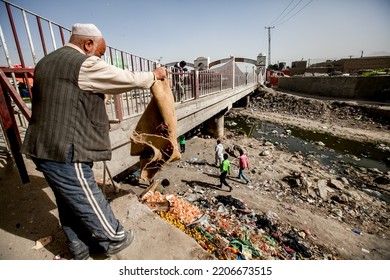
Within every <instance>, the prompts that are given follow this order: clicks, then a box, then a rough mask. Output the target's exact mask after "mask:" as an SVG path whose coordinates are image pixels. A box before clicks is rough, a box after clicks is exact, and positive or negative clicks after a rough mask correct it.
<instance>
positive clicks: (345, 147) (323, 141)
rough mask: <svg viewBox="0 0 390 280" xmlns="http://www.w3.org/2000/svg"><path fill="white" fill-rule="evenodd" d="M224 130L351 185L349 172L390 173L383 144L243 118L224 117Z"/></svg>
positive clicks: (389, 160) (389, 154)
mask: <svg viewBox="0 0 390 280" xmlns="http://www.w3.org/2000/svg"><path fill="white" fill-rule="evenodd" d="M225 127H226V128H227V129H229V130H231V131H235V132H236V133H239V134H245V135H247V136H248V137H254V138H256V139H257V140H263V141H268V142H271V143H273V144H274V145H275V147H276V148H278V149H280V150H285V151H288V152H291V153H299V154H301V155H302V156H304V157H307V158H312V159H314V160H316V161H317V162H319V163H320V164H322V165H324V166H326V167H327V168H329V169H330V170H331V172H332V173H334V174H335V175H339V176H344V177H347V178H348V179H349V180H351V181H354V178H353V177H350V176H348V174H346V171H345V170H346V169H348V168H356V169H359V168H366V169H372V170H379V171H380V172H383V173H386V172H388V171H390V147H388V146H386V145H384V144H373V143H368V142H367V143H362V142H358V141H353V140H348V139H343V138H339V137H335V136H332V135H330V134H322V133H317V132H313V131H308V130H303V129H300V128H297V127H295V126H289V127H288V128H284V127H281V126H279V125H276V124H273V123H270V122H266V121H261V120H252V119H250V118H245V117H244V116H240V115H227V116H225ZM363 187H364V186H363ZM369 192H370V191H369ZM374 195H375V193H374ZM379 198H381V199H383V200H385V201H387V202H390V196H388V195H386V194H381V195H379Z"/></svg>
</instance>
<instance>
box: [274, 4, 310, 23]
mask: <svg viewBox="0 0 390 280" xmlns="http://www.w3.org/2000/svg"><path fill="white" fill-rule="evenodd" d="M301 1H302V0H301ZM301 1H299V3H300V2H301ZM311 2H313V0H310V1H309V2H308V3H307V4H306V5H305V6H303V7H302V8H301V9H300V10H298V11H297V12H296V13H295V14H293V15H292V16H291V17H289V18H288V19H286V20H284V21H282V22H279V23H277V24H275V25H281V24H283V23H285V22H287V21H289V20H290V19H292V18H293V17H294V16H295V15H296V14H298V13H299V12H300V11H302V10H303V9H304V8H306V7H307V5H309V4H310V3H311ZM299 3H298V4H299ZM295 7H296V5H295ZM295 7H294V8H295Z"/></svg>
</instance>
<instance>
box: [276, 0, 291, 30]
mask: <svg viewBox="0 0 390 280" xmlns="http://www.w3.org/2000/svg"><path fill="white" fill-rule="evenodd" d="M294 1H295V0H291V2H290V4H288V6H287V7H286V8H285V9H284V10H283V12H281V13H280V14H279V15H278V17H277V18H276V19H274V21H273V22H271V24H273V23H274V22H277V20H278V19H279V18H280V16H281V15H282V14H283V13H284V12H285V11H286V10H287V9H288V7H290V5H291V4H292V3H293V2H294ZM271 24H270V25H271Z"/></svg>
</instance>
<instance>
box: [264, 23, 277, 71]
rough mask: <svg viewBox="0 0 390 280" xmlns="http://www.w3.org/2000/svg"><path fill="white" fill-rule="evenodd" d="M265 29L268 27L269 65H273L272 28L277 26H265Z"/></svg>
mask: <svg viewBox="0 0 390 280" xmlns="http://www.w3.org/2000/svg"><path fill="white" fill-rule="evenodd" d="M264 28H265V29H268V66H269V65H271V29H272V28H275V26H265V27H264Z"/></svg>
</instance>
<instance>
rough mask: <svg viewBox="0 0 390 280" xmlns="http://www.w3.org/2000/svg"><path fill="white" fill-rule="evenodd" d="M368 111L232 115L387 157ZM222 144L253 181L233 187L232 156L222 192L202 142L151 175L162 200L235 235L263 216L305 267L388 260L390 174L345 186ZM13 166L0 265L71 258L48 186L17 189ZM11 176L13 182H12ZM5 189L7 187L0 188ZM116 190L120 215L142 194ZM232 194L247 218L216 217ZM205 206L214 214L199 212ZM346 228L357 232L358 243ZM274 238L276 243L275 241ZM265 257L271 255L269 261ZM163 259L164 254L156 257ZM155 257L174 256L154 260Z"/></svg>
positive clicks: (322, 107) (267, 153) (286, 159)
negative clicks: (365, 146)
mask: <svg viewBox="0 0 390 280" xmlns="http://www.w3.org/2000/svg"><path fill="white" fill-rule="evenodd" d="M374 107H375V106H374ZM364 108H365V107H361V106H360V105H357V104H355V103H353V104H345V103H342V102H341V103H340V102H334V101H331V100H317V99H311V98H305V97H298V96H294V95H290V94H285V93H281V92H277V91H273V90H267V91H264V92H260V93H259V94H257V95H256V96H254V97H253V98H252V101H251V103H250V106H249V107H248V108H245V109H233V110H231V112H230V113H229V114H235V115H239V116H245V117H247V118H248V120H249V119H251V121H254V120H265V121H269V122H273V123H277V124H279V125H281V126H283V127H286V133H287V130H288V127H289V126H291V125H293V126H298V127H302V128H304V129H307V130H313V131H322V132H324V133H329V134H332V135H335V136H338V137H343V138H347V139H355V140H358V141H361V142H362V143H363V142H372V143H377V144H378V145H380V147H381V148H382V149H383V151H384V152H386V153H388V152H389V150H390V133H389V128H390V124H389V119H388V118H383V117H381V116H380V115H379V116H378V115H375V114H371V113H370V112H371V111H367V110H366V109H364ZM221 140H222V143H223V145H224V147H225V149H228V148H232V147H233V145H239V146H240V147H242V148H243V149H244V150H245V151H246V152H247V154H248V157H249V162H250V169H249V170H247V171H246V175H247V176H248V177H249V179H250V183H249V184H248V185H247V184H244V183H243V182H242V181H241V180H239V179H238V178H237V173H238V167H237V164H238V159H237V158H236V156H237V155H238V154H237V152H236V153H235V154H234V153H231V154H230V159H231V163H232V172H231V175H230V176H228V179H227V180H228V182H229V183H230V184H231V186H232V190H231V191H229V189H228V188H227V187H223V188H222V189H220V188H218V185H219V179H218V176H219V170H218V168H217V167H215V166H214V147H215V144H216V139H212V138H210V137H208V136H205V135H203V134H201V133H199V134H197V135H196V136H193V137H191V138H189V139H188V140H187V143H186V151H185V153H183V154H182V159H181V160H180V161H176V162H172V163H170V164H169V165H168V166H166V167H165V168H164V169H163V170H162V171H161V172H159V173H158V174H157V176H156V181H158V182H160V181H161V180H162V179H164V178H166V179H168V180H169V181H170V185H169V186H168V187H167V188H166V189H165V190H164V193H165V194H173V195H175V196H178V197H183V198H187V200H189V201H190V203H191V204H193V205H194V206H195V207H198V208H199V209H200V211H201V212H202V213H203V214H207V215H209V216H211V214H213V212H214V213H218V215H219V217H222V218H221V220H223V221H228V220H229V221H236V222H239V223H240V224H239V225H237V224H236V225H235V226H237V228H242V227H245V224H251V227H252V228H253V227H254V224H256V225H257V222H258V221H259V217H263V218H264V217H266V218H267V221H268V222H272V225H271V226H273V227H278V229H279V232H282V233H288V234H290V236H291V234H292V233H291V232H292V231H293V233H294V232H295V233H297V234H299V238H300V240H302V243H301V244H305V246H306V248H309V250H310V251H311V256H310V257H309V256H308V257H300V258H302V259H346V260H388V259H390V241H389V233H390V223H389V218H390V213H389V204H388V203H387V202H385V201H384V199H383V195H387V196H389V195H390V171H387V172H381V171H379V170H375V169H373V170H371V169H365V168H353V167H350V168H347V169H346V170H344V173H345V174H346V175H348V178H355V180H351V179H347V178H346V177H347V176H345V177H343V176H340V175H336V174H335V172H334V170H332V169H329V168H327V167H325V166H322V165H321V164H320V163H319V162H317V161H316V160H315V159H313V158H311V157H304V156H302V155H301V154H300V153H290V152H288V151H286V150H283V149H279V148H278V147H277V146H276V145H275V144H273V143H270V142H267V141H263V140H256V139H254V138H249V137H247V136H245V135H242V134H240V133H237V132H234V131H228V130H226V131H225V136H224V137H223V138H222V139H221ZM389 160H390V159H389ZM9 162H10V159H6V158H1V164H2V168H1V169H0V171H1V173H0V175H1V176H0V184H1V185H2V188H1V189H0V192H1V193H0V202H1V205H2V206H1V213H2V219H1V221H0V228H1V231H0V234H1V237H2V238H1V242H0V245H1V248H2V252H1V253H0V259H52V258H53V254H57V253H58V254H61V257H63V258H69V254H68V253H67V249H66V246H65V238H64V235H63V233H62V230H61V228H60V226H59V224H58V220H57V216H58V215H57V211H56V207H55V204H54V202H53V196H52V194H51V191H50V189H49V188H48V187H47V185H46V183H45V181H44V179H43V178H42V176H41V175H40V174H38V173H37V172H36V171H34V170H33V168H31V166H30V167H29V172H30V179H31V183H30V184H29V186H28V187H26V186H23V185H21V184H20V182H19V178H18V176H17V170H16V169H15V167H14V166H13V165H12V164H10V163H9ZM12 174H13V176H11V177H12V178H13V179H9V177H10V175H12ZM97 179H98V180H99V178H97ZM5 182H6V183H7V186H4V185H3V184H4V183H5ZM117 186H118V187H119V189H116V190H114V189H113V188H112V187H110V186H107V189H106V190H107V196H108V198H109V199H110V200H111V201H112V203H113V204H114V205H115V207H117V208H118V209H121V208H123V209H124V208H125V205H124V203H128V197H129V196H132V197H133V196H134V193H135V194H137V195H139V194H140V193H142V192H143V191H144V190H145V186H134V185H130V184H128V182H126V181H121V182H117ZM229 195H230V196H231V197H233V198H235V199H238V200H240V201H242V202H243V203H244V204H245V211H246V212H244V211H238V210H240V209H238V208H237V207H236V208H234V207H233V208H232V207H230V208H229V207H228V206H226V207H225V208H224V209H222V210H220V209H221V203H218V202H217V201H216V198H217V197H218V196H229ZM37 201H39V202H40V203H37ZM206 202H207V203H210V205H208V206H205V203H206ZM207 203H206V204H207ZM122 204H123V205H122ZM222 208H223V207H222ZM216 209H218V210H216ZM237 209H238V210H237ZM221 211H222V212H221ZM122 212H123V211H122ZM156 217H157V215H156ZM256 218H257V221H256ZM157 219H159V218H158V217H157ZM147 221H149V220H145V222H144V224H143V225H142V231H143V232H144V234H145V238H147V236H148V235H149V234H151V233H148V222H147ZM268 226H269V228H267V227H266V226H264V227H263V228H262V229H256V231H254V230H253V231H249V233H250V234H251V235H252V236H253V235H255V233H261V234H268V235H271V233H270V232H269V229H270V228H271V226H270V224H268ZM172 227H173V226H172ZM150 228H151V227H150ZM352 229H357V230H359V231H360V232H362V235H359V234H356V233H355V232H353V231H352ZM153 230H154V231H155V230H156V229H155V227H154V228H153ZM291 230H292V231H291ZM163 231H164V232H160V234H159V236H172V235H171V233H170V232H168V230H166V227H164V229H163ZM165 231H166V232H165ZM229 234H230V235H231V236H232V235H234V234H237V233H234V232H230V233H229ZM274 234H275V233H274ZM14 236H18V237H19V238H17V239H15V238H14ZM44 236H51V237H52V239H53V240H52V242H51V243H50V244H48V245H47V246H46V248H47V249H48V250H43V249H41V250H32V249H31V247H32V245H34V240H38V239H39V238H41V237H44ZM20 237H21V238H20ZM235 237H237V235H236V236H235ZM272 237H273V238H274V239H275V240H277V239H278V237H277V236H275V235H272ZM189 238H191V237H189ZM263 241H264V240H263ZM160 243H161V242H160ZM252 244H254V245H255V242H254V241H253V242H252ZM264 244H265V243H264ZM280 244H282V242H280ZM191 246H192V245H191ZM287 247H288V246H286V244H284V245H283V246H282V245H281V246H278V245H274V246H269V243H267V244H265V245H264V248H262V250H263V258H264V259H272V258H276V259H283V258H286V259H290V258H292V254H291V253H286V251H285V249H286V248H287ZM290 247H292V246H290ZM162 248H163V246H162ZM271 249H272V250H271ZM267 250H268V253H269V254H266V253H267ZM270 250H271V251H272V252H271V251H270ZM283 250H284V251H283ZM141 251H142V250H141ZM183 251H185V249H184V248H183ZM282 251H283V252H284V253H283V252H282ZM164 252H166V251H164V250H163V249H162V253H161V254H163V253H164ZM147 253H148V252H145V256H143V255H142V252H138V253H137V254H138V255H137V256H136V257H137V258H139V259H147V258H148V257H147V256H146V254H147ZM157 253H158V252H157ZM184 256H186V255H185V254H184ZM188 256H190V255H188ZM199 256H200V254H197V256H196V257H195V259H199V258H201V259H208V258H209V257H208V256H207V254H205V255H204V256H202V257H199ZM125 257H126V256H124V257H123V258H125ZM294 257H296V255H294ZM152 258H153V259H172V258H174V257H172V256H164V255H160V256H159V255H153V257H152Z"/></svg>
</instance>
